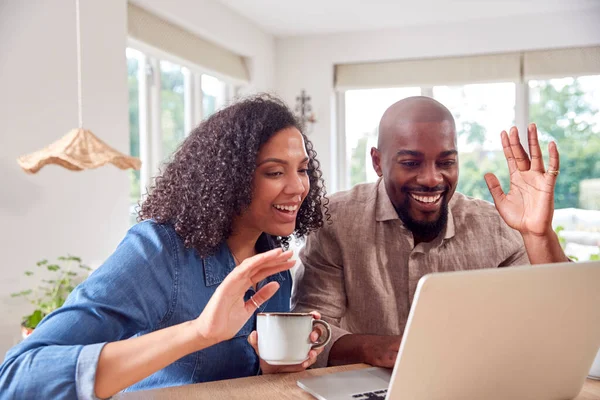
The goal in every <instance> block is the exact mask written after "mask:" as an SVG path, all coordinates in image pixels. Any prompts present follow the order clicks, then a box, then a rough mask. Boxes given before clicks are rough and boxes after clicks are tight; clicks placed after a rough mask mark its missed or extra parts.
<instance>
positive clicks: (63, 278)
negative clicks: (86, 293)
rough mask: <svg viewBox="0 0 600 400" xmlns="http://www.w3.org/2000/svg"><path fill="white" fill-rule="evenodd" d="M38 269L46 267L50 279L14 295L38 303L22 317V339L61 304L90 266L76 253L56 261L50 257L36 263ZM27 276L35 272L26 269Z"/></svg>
mask: <svg viewBox="0 0 600 400" xmlns="http://www.w3.org/2000/svg"><path fill="white" fill-rule="evenodd" d="M36 265H37V268H40V269H41V268H44V269H46V270H47V271H49V272H48V273H46V274H45V275H51V277H50V278H49V279H42V280H41V284H40V285H39V286H38V287H37V288H35V289H28V290H23V291H21V292H18V293H13V294H11V296H12V297H24V298H26V299H27V300H28V301H29V302H30V303H31V304H33V305H34V306H35V309H34V310H33V312H32V313H31V314H29V315H26V316H24V317H23V320H22V321H21V335H22V336H23V339H25V338H26V337H27V336H29V335H30V334H31V332H33V330H34V329H35V327H36V326H37V325H38V324H39V323H40V321H41V320H42V319H43V318H44V317H45V316H46V315H48V314H50V313H51V312H52V311H54V310H56V309H57V308H59V307H61V306H62V305H63V304H64V302H65V300H66V299H67V297H68V296H69V294H70V293H71V291H73V289H74V288H75V286H77V284H79V283H80V282H81V281H83V280H84V279H85V278H86V277H87V275H88V274H89V271H91V268H90V267H88V266H87V265H84V264H83V263H82V262H81V258H79V257H75V256H71V255H69V256H66V257H58V258H57V262H56V263H50V262H48V260H42V261H38V262H37V264H36ZM25 275H27V276H33V275H35V273H34V272H33V271H25Z"/></svg>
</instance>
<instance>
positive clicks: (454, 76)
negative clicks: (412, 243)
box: [335, 53, 521, 89]
mask: <svg viewBox="0 0 600 400" xmlns="http://www.w3.org/2000/svg"><path fill="white" fill-rule="evenodd" d="M520 76H521V55H520V54H518V53H509V54H494V55H482V56H473V57H448V58H438V59H420V60H406V61H395V62H380V63H364V64H341V65H336V67H335V78H336V79H335V86H336V88H337V89H359V88H376V87H397V86H435V85H463V84H467V83H485V82H498V81H516V80H519V79H520Z"/></svg>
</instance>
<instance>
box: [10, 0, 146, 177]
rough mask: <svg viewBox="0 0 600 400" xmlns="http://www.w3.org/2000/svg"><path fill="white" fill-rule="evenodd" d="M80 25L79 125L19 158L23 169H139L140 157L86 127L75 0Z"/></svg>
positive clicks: (31, 171)
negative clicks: (97, 135)
mask: <svg viewBox="0 0 600 400" xmlns="http://www.w3.org/2000/svg"><path fill="white" fill-rule="evenodd" d="M75 17H76V25H77V104H78V107H79V128H77V129H72V130H71V131H69V133H67V134H66V135H65V136H63V137H62V138H61V139H59V140H57V141H56V142H54V143H52V144H50V145H49V146H46V147H45V148H43V149H41V150H38V151H36V152H34V153H31V154H27V155H24V156H21V157H19V158H18V159H17V162H18V163H19V165H20V166H21V168H23V170H24V171H25V172H27V173H30V174H35V173H36V172H38V171H39V170H40V169H41V168H42V167H44V166H45V165H49V164H57V165H60V166H62V167H64V168H67V169H69V170H71V171H82V170H84V169H94V168H98V167H101V166H103V165H105V164H108V163H110V164H113V165H115V166H116V167H118V168H120V169H128V168H133V169H136V170H139V169H140V167H141V164H142V162H141V161H140V159H139V158H136V157H131V156H129V155H126V154H123V153H121V152H119V151H117V150H115V149H114V148H112V147H110V146H109V145H107V144H106V143H104V142H103V141H102V140H100V139H99V138H98V137H96V135H94V134H93V133H92V131H90V130H88V129H84V128H83V102H82V87H81V86H82V82H81V25H80V13H79V0H75Z"/></svg>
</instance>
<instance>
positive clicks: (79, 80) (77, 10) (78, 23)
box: [75, 0, 83, 128]
mask: <svg viewBox="0 0 600 400" xmlns="http://www.w3.org/2000/svg"><path fill="white" fill-rule="evenodd" d="M79 18H80V17H79V0H75V23H76V25H77V105H78V107H79V109H78V111H79V128H83V96H82V94H81V93H82V89H81V86H82V83H81V22H80V20H79Z"/></svg>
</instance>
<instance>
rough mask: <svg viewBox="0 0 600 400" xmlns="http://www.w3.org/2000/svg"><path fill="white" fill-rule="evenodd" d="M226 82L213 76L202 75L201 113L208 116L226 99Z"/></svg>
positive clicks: (205, 116) (223, 103)
mask: <svg viewBox="0 0 600 400" xmlns="http://www.w3.org/2000/svg"><path fill="white" fill-rule="evenodd" d="M227 91H228V87H227V84H226V83H225V82H223V81H220V80H218V79H217V78H215V77H214V76H210V75H202V113H203V115H204V118H208V117H210V116H211V115H213V114H214V113H215V111H217V110H218V109H220V108H222V107H223V106H224V105H225V102H226V101H227V97H228V95H227Z"/></svg>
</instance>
